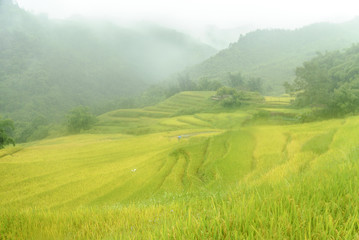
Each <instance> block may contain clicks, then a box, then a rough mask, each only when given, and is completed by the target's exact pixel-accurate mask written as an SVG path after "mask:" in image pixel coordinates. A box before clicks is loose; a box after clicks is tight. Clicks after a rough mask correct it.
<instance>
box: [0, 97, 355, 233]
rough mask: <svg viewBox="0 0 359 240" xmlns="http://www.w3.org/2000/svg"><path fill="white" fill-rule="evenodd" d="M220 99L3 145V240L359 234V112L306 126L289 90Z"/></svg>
mask: <svg viewBox="0 0 359 240" xmlns="http://www.w3.org/2000/svg"><path fill="white" fill-rule="evenodd" d="M211 95H213V93H212V92H183V93H181V94H178V95H176V96H173V97H172V98H169V99H167V100H166V101H164V102H162V103H160V104H158V105H155V106H152V107H147V108H144V109H122V110H117V111H113V112H109V113H106V114H104V115H101V116H99V117H98V118H99V122H98V123H97V125H96V126H95V127H94V128H93V129H92V130H90V131H88V132H85V133H83V134H79V135H74V136H66V137H61V138H56V139H47V140H42V141H38V142H32V143H28V144H23V145H18V146H16V147H7V148H5V149H3V150H0V239H89V238H90V239H238V238H249V239H251V238H254V239H281V238H285V239H312V238H314V239H353V238H356V237H359V235H357V232H359V222H358V215H359V211H358V208H359V207H358V206H359V200H358V199H359V198H358V194H359V181H358V176H359V164H358V157H359V148H358V146H359V137H358V136H359V130H358V129H359V128H358V125H359V118H358V117H349V118H346V119H335V120H328V121H321V122H313V123H305V124H303V123H298V117H297V116H298V114H299V113H301V112H303V111H306V110H303V109H299V110H298V109H292V108H288V101H287V99H285V98H283V99H274V98H267V99H266V102H264V103H261V104H257V105H256V106H247V107H242V108H239V109H231V110H226V109H223V108H221V107H220V106H219V105H218V104H217V103H216V102H214V101H213V100H211V98H210V96H211ZM263 119H264V120H263ZM268 120H269V121H268ZM179 136H180V137H179Z"/></svg>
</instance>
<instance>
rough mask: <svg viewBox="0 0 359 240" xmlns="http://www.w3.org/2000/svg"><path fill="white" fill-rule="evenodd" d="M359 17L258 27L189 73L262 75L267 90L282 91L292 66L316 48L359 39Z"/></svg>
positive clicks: (336, 46)
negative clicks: (285, 26) (293, 27)
mask: <svg viewBox="0 0 359 240" xmlns="http://www.w3.org/2000/svg"><path fill="white" fill-rule="evenodd" d="M358 29H359V18H357V19H355V20H353V21H351V22H346V23H341V24H329V23H319V24H313V25H310V26H306V27H303V28H301V29H296V30H275V29H274V30H257V31H254V32H250V33H248V34H246V35H245V36H241V37H240V38H239V40H238V41H237V42H236V43H233V44H231V45H230V46H229V48H227V49H225V50H223V51H221V52H219V53H218V54H217V55H215V56H213V57H211V58H209V59H208V60H206V61H204V62H203V63H201V64H199V65H197V66H194V67H193V68H191V69H189V70H188V72H189V74H190V77H191V78H193V79H199V78H202V77H207V78H209V79H222V80H223V79H228V78H229V76H228V73H237V72H241V73H242V74H243V75H244V76H251V77H254V78H261V79H262V80H263V83H264V87H263V91H265V92H266V94H270V95H273V94H278V93H282V92H283V87H282V85H283V83H284V82H286V81H287V82H292V81H293V80H294V79H295V68H296V67H297V66H299V65H301V64H302V63H303V62H304V61H307V60H309V59H311V58H312V57H314V56H315V54H316V52H318V51H322V52H324V51H327V50H328V51H330V50H339V49H342V48H345V47H350V45H351V44H352V43H356V42H358V41H359V32H358Z"/></svg>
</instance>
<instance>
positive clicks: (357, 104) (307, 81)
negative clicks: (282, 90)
mask: <svg viewBox="0 0 359 240" xmlns="http://www.w3.org/2000/svg"><path fill="white" fill-rule="evenodd" d="M296 76H297V78H296V79H295V81H294V83H293V84H292V85H290V84H288V85H287V90H288V91H289V92H292V94H295V95H296V101H295V102H296V104H298V105H300V106H312V107H316V108H318V109H317V112H316V113H317V114H319V113H320V115H324V116H329V117H332V116H341V115H345V114H349V113H350V114H357V113H358V112H359V45H355V46H353V47H351V48H349V49H347V50H346V51H343V52H341V51H334V52H328V53H326V54H319V55H318V56H317V57H315V58H313V59H312V60H310V61H308V62H305V63H304V64H303V66H302V67H299V68H297V70H296Z"/></svg>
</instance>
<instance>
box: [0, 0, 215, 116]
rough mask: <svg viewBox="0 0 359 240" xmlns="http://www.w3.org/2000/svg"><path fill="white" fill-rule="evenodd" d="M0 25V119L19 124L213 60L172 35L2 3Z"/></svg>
mask: <svg viewBox="0 0 359 240" xmlns="http://www.w3.org/2000/svg"><path fill="white" fill-rule="evenodd" d="M0 22H1V28H0V114H1V115H2V116H3V117H10V118H12V119H14V120H16V121H27V122H29V121H31V120H33V119H36V118H37V117H39V116H40V117H45V118H47V119H50V120H55V119H59V118H60V119H61V118H62V117H63V116H64V114H65V113H66V112H67V111H68V110H69V109H71V108H72V107H74V106H77V105H80V104H82V105H87V106H91V107H97V108H100V107H101V106H103V105H104V104H106V103H107V102H110V101H111V102H113V101H116V100H118V99H121V98H122V97H125V96H133V95H138V94H139V93H141V92H142V91H143V90H144V89H146V88H147V87H148V86H149V85H151V84H154V83H156V82H159V81H161V80H163V79H164V78H166V77H168V76H169V75H170V74H173V73H175V72H177V71H181V70H183V69H184V68H185V67H187V66H189V65H192V64H195V63H199V62H200V61H202V60H204V59H206V58H207V57H209V56H210V55H212V54H214V53H215V50H214V49H212V48H211V47H209V46H207V45H205V44H202V43H200V42H197V41H196V40H194V39H192V38H191V37H189V36H187V35H185V34H182V33H180V32H177V31H175V30H172V29H166V28H163V27H160V26H154V25H152V26H147V25H143V26H141V27H139V26H138V27H136V28H124V27H120V26H117V25H115V24H112V23H109V22H104V21H97V20H87V19H82V18H72V19H68V20H52V19H48V18H47V17H45V16H42V15H39V16H35V15H33V14H31V13H28V12H26V11H24V10H22V9H20V8H19V7H18V6H17V5H15V4H13V3H12V1H10V0H1V1H0Z"/></svg>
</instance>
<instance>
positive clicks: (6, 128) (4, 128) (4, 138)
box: [0, 118, 15, 149]
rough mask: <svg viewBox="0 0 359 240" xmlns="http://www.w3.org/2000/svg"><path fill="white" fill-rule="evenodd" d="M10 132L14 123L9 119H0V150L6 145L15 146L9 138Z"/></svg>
mask: <svg viewBox="0 0 359 240" xmlns="http://www.w3.org/2000/svg"><path fill="white" fill-rule="evenodd" d="M12 130H14V123H13V122H12V121H11V120H9V119H5V120H2V119H1V118H0V149H2V148H4V146H6V145H8V144H13V145H14V146H15V141H14V139H12V138H11V137H10V136H9V134H10V133H9V132H10V131H12Z"/></svg>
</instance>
